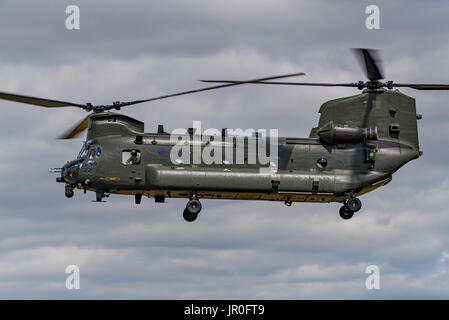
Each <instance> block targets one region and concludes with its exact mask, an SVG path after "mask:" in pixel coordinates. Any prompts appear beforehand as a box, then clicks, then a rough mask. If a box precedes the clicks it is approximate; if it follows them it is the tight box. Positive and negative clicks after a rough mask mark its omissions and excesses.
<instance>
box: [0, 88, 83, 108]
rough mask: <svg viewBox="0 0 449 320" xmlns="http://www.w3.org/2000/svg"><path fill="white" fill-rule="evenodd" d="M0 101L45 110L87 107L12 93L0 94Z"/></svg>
mask: <svg viewBox="0 0 449 320" xmlns="http://www.w3.org/2000/svg"><path fill="white" fill-rule="evenodd" d="M0 99H3V100H9V101H15V102H21V103H26V104H33V105H35V106H40V107H46V108H62V107H80V108H83V109H85V108H86V107H87V106H86V105H83V104H78V103H73V102H67V101H60V100H51V99H45V98H36V97H30V96H23V95H19V94H14V93H7V92H0Z"/></svg>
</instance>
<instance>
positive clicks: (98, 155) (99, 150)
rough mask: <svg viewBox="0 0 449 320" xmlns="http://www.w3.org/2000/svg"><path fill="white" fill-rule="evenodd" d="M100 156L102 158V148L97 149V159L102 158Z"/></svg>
mask: <svg viewBox="0 0 449 320" xmlns="http://www.w3.org/2000/svg"><path fill="white" fill-rule="evenodd" d="M100 156H101V148H100V147H98V148H97V158H100Z"/></svg>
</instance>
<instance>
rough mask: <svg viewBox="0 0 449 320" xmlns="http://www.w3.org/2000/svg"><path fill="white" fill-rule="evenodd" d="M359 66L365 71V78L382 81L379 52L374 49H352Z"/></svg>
mask: <svg viewBox="0 0 449 320" xmlns="http://www.w3.org/2000/svg"><path fill="white" fill-rule="evenodd" d="M352 51H353V52H354V54H355V56H356V58H357V59H358V60H359V63H360V65H361V66H362V68H363V69H364V71H365V75H366V77H367V78H368V79H369V80H371V81H375V80H380V79H383V78H384V76H383V75H382V62H381V60H380V57H379V52H378V51H377V50H374V49H360V48H356V49H352Z"/></svg>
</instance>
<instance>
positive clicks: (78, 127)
mask: <svg viewBox="0 0 449 320" xmlns="http://www.w3.org/2000/svg"><path fill="white" fill-rule="evenodd" d="M88 124H89V115H87V116H86V117H84V118H83V119H81V121H79V122H78V123H77V124H75V125H74V126H73V127H72V128H70V129H68V130H67V131H66V132H64V133H63V134H62V135H60V136H59V137H58V139H73V138H75V137H76V136H77V135H78V134H79V133H81V131H83V130H85V129H87V126H88Z"/></svg>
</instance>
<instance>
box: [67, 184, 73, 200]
mask: <svg viewBox="0 0 449 320" xmlns="http://www.w3.org/2000/svg"><path fill="white" fill-rule="evenodd" d="M73 195H74V192H73V188H72V187H71V186H66V187H65V196H66V197H67V198H71V197H73Z"/></svg>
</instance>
